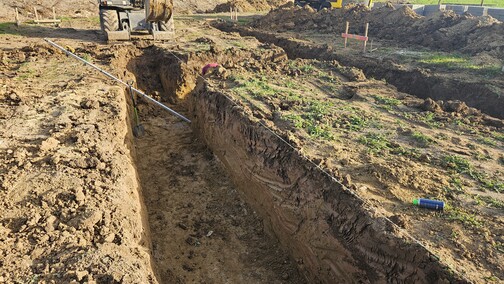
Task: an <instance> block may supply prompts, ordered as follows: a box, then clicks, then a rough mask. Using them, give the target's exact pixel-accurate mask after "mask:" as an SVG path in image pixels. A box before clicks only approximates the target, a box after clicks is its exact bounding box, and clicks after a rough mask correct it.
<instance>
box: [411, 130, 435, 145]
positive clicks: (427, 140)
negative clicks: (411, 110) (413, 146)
mask: <svg viewBox="0 0 504 284" xmlns="http://www.w3.org/2000/svg"><path fill="white" fill-rule="evenodd" d="M411 137H412V138H413V139H414V140H415V142H417V143H418V144H419V145H420V146H422V147H428V146H429V144H431V143H433V142H434V139H432V138H431V137H429V136H427V135H425V134H423V133H421V132H418V131H413V132H411Z"/></svg>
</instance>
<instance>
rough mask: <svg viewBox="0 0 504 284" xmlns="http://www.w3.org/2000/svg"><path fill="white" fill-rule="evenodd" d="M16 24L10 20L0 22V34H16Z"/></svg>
mask: <svg viewBox="0 0 504 284" xmlns="http://www.w3.org/2000/svg"><path fill="white" fill-rule="evenodd" d="M15 28H16V24H15V23H11V22H4V23H0V34H18V33H17V32H15Z"/></svg>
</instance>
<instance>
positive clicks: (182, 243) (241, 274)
mask: <svg viewBox="0 0 504 284" xmlns="http://www.w3.org/2000/svg"><path fill="white" fill-rule="evenodd" d="M63 24H64V25H63V27H62V28H59V29H53V28H49V27H31V26H22V27H20V28H15V27H13V26H10V27H8V29H7V30H2V32H6V33H5V34H4V33H2V35H1V45H2V50H1V58H2V65H1V68H2V74H5V76H2V79H1V80H2V82H1V87H2V89H1V90H2V91H1V103H2V108H1V111H2V112H1V124H2V127H1V129H2V133H1V140H0V141H1V151H2V167H1V170H0V173H1V180H0V182H1V186H2V187H1V190H0V193H1V197H2V203H1V204H2V205H1V208H0V212H1V216H2V217H1V220H0V224H1V227H0V229H1V230H0V232H1V235H0V237H1V240H2V245H1V246H0V252H1V255H2V261H1V262H0V268H1V269H0V271H1V273H0V282H2V283H3V282H5V283H49V282H51V281H53V282H56V283H69V282H72V281H73V282H74V283H78V282H81V283H84V282H86V283H93V281H95V282H97V283H157V282H160V283H192V282H198V283H223V282H231V283H286V282H289V283H304V282H305V280H304V278H303V277H302V276H300V274H299V273H298V272H297V269H296V267H295V265H294V263H293V261H292V260H291V258H290V257H289V256H288V255H287V254H285V253H284V251H283V250H282V249H281V248H280V247H279V246H278V242H277V241H276V240H275V239H274V237H272V236H271V235H268V234H267V232H265V231H264V229H263V224H262V222H261V219H260V218H259V217H258V216H257V215H256V214H255V212H254V211H253V210H252V209H250V207H248V206H247V205H246V204H245V203H244V202H243V201H242V199H241V197H240V194H239V193H238V192H237V190H236V189H235V188H234V186H233V185H232V184H231V183H230V182H229V180H228V178H227V176H226V174H225V173H224V171H223V170H222V169H221V168H220V166H219V162H218V161H217V160H216V159H215V158H214V157H213V155H212V153H211V152H210V151H209V150H208V149H207V148H206V147H205V145H204V144H202V142H201V141H198V140H197V139H196V137H195V136H194V134H193V133H192V130H191V128H190V127H189V126H188V125H187V124H185V123H183V122H180V121H179V120H177V119H175V118H174V117H172V116H170V115H168V114H165V113H162V112H159V111H158V110H156V109H155V108H152V107H151V106H148V105H142V106H141V108H142V110H141V113H142V114H144V115H145V118H144V119H143V123H144V125H145V127H146V129H147V132H146V135H145V136H144V137H142V138H141V139H137V140H134V139H133V138H132V135H131V133H130V127H129V124H128V116H129V115H130V114H131V109H130V108H129V107H128V106H127V103H126V101H127V100H128V97H127V96H126V95H125V92H124V90H123V89H121V88H119V87H113V85H114V84H113V83H112V82H110V81H107V80H106V79H104V78H103V77H102V76H100V75H99V74H97V73H96V72H93V71H91V70H90V69H89V68H87V67H85V66H83V65H82V64H81V63H78V62H75V61H74V60H72V59H70V58H68V57H65V56H64V55H63V54H62V53H61V52H56V51H55V50H54V49H51V48H50V47H49V46H48V45H47V44H46V43H45V42H44V41H43V40H42V37H51V38H55V39H56V40H57V41H58V43H59V44H62V45H63V46H66V47H67V48H69V49H71V50H75V51H76V53H77V54H79V55H80V56H82V57H84V58H86V59H90V60H92V61H93V62H94V63H97V64H99V65H103V66H104V67H105V68H113V69H110V71H112V72H115V73H116V74H118V75H120V76H121V77H122V78H124V79H134V78H135V75H134V74H132V73H130V72H129V71H127V70H128V69H131V70H134V71H135V72H138V78H139V81H142V80H141V79H140V78H147V79H148V80H147V81H151V79H150V78H151V77H150V76H154V78H156V79H155V80H154V82H157V83H154V84H153V85H152V86H149V87H148V88H147V89H148V90H149V91H152V92H154V91H162V90H161V85H160V83H159V80H158V79H157V78H158V77H157V75H156V74H149V73H148V72H150V71H151V70H149V67H148V66H144V65H146V62H149V63H152V60H151V61H148V60H145V61H144V60H137V61H136V62H133V63H130V62H129V59H133V58H135V56H140V55H141V54H142V51H141V49H139V48H137V47H136V46H135V45H132V44H128V43H126V44H119V45H107V44H106V43H104V42H101V41H100V39H99V38H100V37H99V35H98V34H97V32H96V31H95V30H94V29H95V28H96V25H95V23H94V22H93V21H85V20H75V21H73V20H72V21H69V22H64V23H63ZM65 25H66V26H72V27H78V29H77V30H76V29H74V28H68V27H65ZM198 32H200V33H201V32H202V31H198ZM184 34H186V33H184V32H181V35H184ZM182 41H183V39H180V40H178V41H177V42H182ZM12 42H15V44H11V43H12ZM145 44H146V42H144V41H137V42H136V45H139V46H143V47H145ZM148 45H149V43H148V42H147V46H148ZM154 63H156V62H154ZM130 65H131V66H130ZM135 66H136V67H135ZM144 67H145V70H144ZM123 71H125V73H122V72H123ZM144 71H147V73H145V74H142V73H141V72H144ZM140 188H141V189H140ZM144 204H145V205H146V206H144ZM149 231H150V232H151V233H149Z"/></svg>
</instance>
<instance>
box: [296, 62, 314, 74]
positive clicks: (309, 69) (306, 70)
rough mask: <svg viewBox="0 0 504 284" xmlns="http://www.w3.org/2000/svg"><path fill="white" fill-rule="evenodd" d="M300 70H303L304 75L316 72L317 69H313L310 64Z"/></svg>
mask: <svg viewBox="0 0 504 284" xmlns="http://www.w3.org/2000/svg"><path fill="white" fill-rule="evenodd" d="M299 70H301V71H302V72H303V73H309V72H312V71H313V70H315V67H313V65H310V64H305V65H303V66H301V67H300V68H299Z"/></svg>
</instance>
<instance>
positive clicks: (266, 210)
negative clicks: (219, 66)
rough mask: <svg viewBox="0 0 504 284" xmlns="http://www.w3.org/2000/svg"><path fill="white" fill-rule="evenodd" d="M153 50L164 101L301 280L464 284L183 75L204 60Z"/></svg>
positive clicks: (279, 141)
mask: <svg viewBox="0 0 504 284" xmlns="http://www.w3.org/2000/svg"><path fill="white" fill-rule="evenodd" d="M154 52H155V53H158V54H157V56H162V57H163V59H165V60H163V62H165V63H166V64H163V65H162V66H159V69H160V70H161V72H158V74H160V80H161V82H162V85H163V88H164V90H165V96H166V95H168V97H165V99H169V100H174V101H183V104H187V105H188V107H189V112H190V114H191V115H190V117H189V118H190V119H191V120H192V124H191V126H192V128H193V130H194V132H195V133H196V135H197V136H199V137H200V138H201V139H202V140H203V141H204V142H205V143H206V145H207V146H208V147H209V148H210V149H211V150H212V152H213V153H214V154H215V155H216V156H217V157H218V158H219V160H220V161H221V162H222V164H223V167H224V168H225V170H226V172H227V173H228V174H229V176H230V177H231V180H232V181H233V183H234V184H235V185H236V186H237V187H238V189H239V190H241V191H242V193H243V194H244V196H245V200H246V202H247V203H248V204H249V205H250V206H251V207H252V208H253V209H254V210H255V211H256V212H257V213H258V214H259V216H261V217H262V219H263V220H264V226H265V228H266V230H268V231H269V232H271V233H272V234H273V235H275V236H276V237H277V239H278V240H279V241H280V243H281V245H282V247H283V248H284V249H286V250H287V251H288V253H289V254H290V255H291V257H292V258H294V259H296V260H297V263H298V266H299V268H300V272H301V273H302V274H303V275H304V276H305V277H306V278H307V280H308V281H310V282H322V283H332V282H334V281H335V280H337V281H343V282H355V281H363V282H368V281H373V282H380V283H381V282H383V283H385V282H387V283H388V282H395V281H398V282H419V283H436V282H446V281H448V282H450V283H468V281H467V280H465V279H464V278H463V276H461V275H459V274H457V272H455V271H453V270H452V269H450V268H449V267H448V266H447V265H446V264H445V263H443V262H442V261H441V260H439V259H438V258H437V257H436V256H435V255H433V254H432V253H431V252H430V251H429V250H428V249H427V248H425V247H424V246H423V245H421V244H420V243H418V241H416V240H415V239H413V238H412V237H411V236H409V234H408V233H407V232H405V231H403V230H401V229H400V228H399V227H397V226H396V225H394V224H393V223H392V222H390V221H389V220H388V219H387V218H385V217H383V216H381V215H380V214H379V213H378V212H377V211H376V210H375V209H373V208H372V207H370V206H369V205H367V204H366V203H365V202H364V201H363V200H362V199H360V198H359V197H358V196H356V195H355V194H354V193H353V192H352V191H351V190H349V189H348V188H346V187H345V186H343V185H342V184H341V183H340V182H338V181H337V180H336V179H335V178H334V177H332V176H330V175H328V174H327V173H325V172H324V171H321V170H320V168H319V167H317V166H316V165H315V164H314V163H313V162H311V161H309V160H307V159H306V158H305V157H304V156H303V155H302V153H300V152H299V151H298V150H297V149H294V148H292V147H291V146H290V145H288V144H287V143H285V139H283V138H281V137H280V136H278V135H276V134H274V133H273V132H272V131H271V130H269V129H268V128H265V127H264V126H263V124H262V123H260V121H258V120H257V119H255V118H254V117H253V115H252V114H251V113H247V112H246V111H245V110H244V109H243V108H242V107H240V106H239V105H238V104H237V103H235V102H234V101H232V100H231V99H230V98H229V97H227V96H226V94H224V93H221V92H219V91H216V90H214V89H213V88H212V87H210V86H208V85H207V84H205V83H204V82H203V81H202V80H201V79H198V80H196V79H195V74H196V73H195V72H191V70H192V69H193V68H194V67H195V66H200V65H201V62H204V61H205V60H206V59H208V58H206V57H212V56H208V55H204V54H202V58H195V57H192V58H188V57H183V58H184V59H183V61H182V62H180V61H178V60H179V58H178V57H177V56H175V55H174V54H171V55H170V54H168V53H167V52H166V51H163V50H162V49H156V50H154ZM159 53H161V54H159ZM170 58H171V59H170ZM200 61H201V62H200ZM168 67H170V68H168ZM196 81H197V82H196ZM194 86H195V87H194ZM191 90H192V91H191ZM185 94H188V95H187V97H185ZM184 97H185V100H184Z"/></svg>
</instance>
